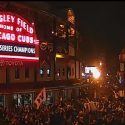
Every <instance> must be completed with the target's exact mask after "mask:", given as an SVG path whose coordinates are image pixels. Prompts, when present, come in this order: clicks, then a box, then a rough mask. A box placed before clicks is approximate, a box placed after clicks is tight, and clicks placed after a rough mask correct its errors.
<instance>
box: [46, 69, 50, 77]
mask: <svg viewBox="0 0 125 125" xmlns="http://www.w3.org/2000/svg"><path fill="white" fill-rule="evenodd" d="M46 73H47V76H48V77H50V75H51V71H50V69H47V70H46Z"/></svg>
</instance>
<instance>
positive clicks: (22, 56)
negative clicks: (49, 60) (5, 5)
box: [0, 12, 39, 66]
mask: <svg viewBox="0 0 125 125" xmlns="http://www.w3.org/2000/svg"><path fill="white" fill-rule="evenodd" d="M11 61H12V62H11ZM14 61H15V63H14ZM31 61H32V62H38V61H39V42H38V40H37V37H36V33H35V28H34V23H32V24H31V23H29V22H28V21H27V20H25V19H24V18H22V17H21V16H19V15H17V14H15V13H11V12H0V66H4V65H15V64H17V65H18V64H19V65H20V64H21V65H23V64H24V62H31ZM17 62H18V63H17ZM19 62H20V63H19Z"/></svg>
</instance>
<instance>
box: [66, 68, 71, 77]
mask: <svg viewBox="0 0 125 125" xmlns="http://www.w3.org/2000/svg"><path fill="white" fill-rule="evenodd" d="M67 70H68V74H69V76H71V68H70V67H68V69H67Z"/></svg>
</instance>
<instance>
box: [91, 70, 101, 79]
mask: <svg viewBox="0 0 125 125" xmlns="http://www.w3.org/2000/svg"><path fill="white" fill-rule="evenodd" d="M100 75H101V73H100V72H99V70H98V69H97V68H95V69H94V70H93V77H94V78H95V79H98V78H99V77H100Z"/></svg>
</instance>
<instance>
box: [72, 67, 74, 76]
mask: <svg viewBox="0 0 125 125" xmlns="http://www.w3.org/2000/svg"><path fill="white" fill-rule="evenodd" d="M72 76H74V68H72Z"/></svg>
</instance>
